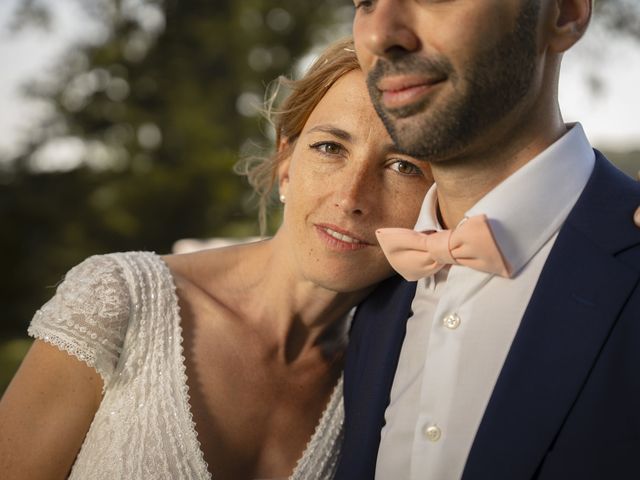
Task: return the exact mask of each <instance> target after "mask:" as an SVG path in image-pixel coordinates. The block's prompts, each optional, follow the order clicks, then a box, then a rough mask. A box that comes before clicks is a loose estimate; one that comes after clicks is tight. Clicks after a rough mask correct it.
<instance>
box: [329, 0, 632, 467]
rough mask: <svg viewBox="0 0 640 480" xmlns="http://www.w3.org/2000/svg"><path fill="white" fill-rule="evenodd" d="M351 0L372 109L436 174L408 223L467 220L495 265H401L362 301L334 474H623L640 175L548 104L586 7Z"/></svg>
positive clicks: (628, 463)
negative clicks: (494, 255) (476, 223)
mask: <svg viewBox="0 0 640 480" xmlns="http://www.w3.org/2000/svg"><path fill="white" fill-rule="evenodd" d="M354 3H355V6H356V14H355V19H354V38H355V43H356V50H357V54H358V58H359V60H360V62H361V65H362V68H363V70H364V71H365V72H366V73H367V74H368V84H369V89H370V93H371V97H372V100H373V102H374V105H375V106H376V109H377V111H378V113H379V114H380V116H381V117H382V119H383V121H384V123H385V125H386V127H387V129H388V130H389V132H390V133H391V135H392V137H393V138H394V140H395V141H396V142H397V144H398V146H399V147H400V148H401V149H403V150H404V151H406V152H407V153H409V154H411V155H414V156H417V157H421V158H424V159H425V160H429V161H430V163H431V166H432V170H433V176H434V178H435V180H436V185H437V187H436V186H434V187H433V188H432V189H431V190H430V191H429V193H428V194H427V196H426V198H425V200H424V204H423V208H422V211H421V214H420V217H419V219H418V223H417V225H416V230H417V231H421V232H431V231H436V232H437V231H441V230H445V229H451V228H455V227H456V226H457V225H459V224H460V222H461V221H462V220H463V219H465V218H468V217H474V216H482V215H485V216H486V218H487V219H488V226H489V228H490V231H491V235H490V236H489V237H490V238H491V237H493V239H494V240H495V248H497V251H498V252H499V256H498V257H499V259H500V260H501V261H502V262H503V266H504V268H503V271H502V272H501V275H496V274H491V273H486V272H485V271H481V270H474V269H472V268H469V267H468V266H464V265H465V262H464V260H465V259H459V260H458V259H453V260H452V261H451V262H450V263H452V265H448V266H446V267H444V268H440V269H439V270H438V268H439V267H438V268H435V269H433V268H432V269H431V271H428V270H427V269H425V270H424V273H422V274H420V273H418V274H417V275H416V271H419V270H420V268H421V267H420V268H419V266H418V265H417V264H411V265H410V267H411V268H413V271H411V272H404V271H402V269H400V270H401V273H403V274H404V275H405V276H407V278H414V279H415V278H417V277H419V276H422V278H420V279H419V280H418V281H417V282H415V283H414V282H405V281H403V280H401V279H399V277H394V278H392V279H390V280H388V281H387V282H385V283H384V284H383V285H381V287H380V288H379V289H378V290H377V291H376V293H375V294H374V295H372V296H371V297H370V299H369V300H367V301H366V302H365V303H364V304H363V305H362V306H361V307H360V309H359V311H358V314H357V316H356V320H355V322H354V326H353V329H352V335H351V343H350V345H349V351H348V354H347V363H346V367H345V415H346V420H345V440H344V447H343V451H342V456H341V461H340V465H339V467H338V474H337V478H338V479H340V480H360V479H362V480H365V479H374V478H375V479H379V480H386V479H393V480H406V479H421V480H422V479H426V480H447V479H458V478H463V479H481V480H485V479H488V480H502V479H503V480H519V479H581V480H585V479H605V478H607V479H608V478H611V479H626V478H640V454H639V452H640V230H638V229H637V228H635V227H634V225H633V223H632V222H631V220H630V218H631V217H632V215H633V212H634V209H635V207H636V206H637V205H638V204H639V203H640V185H638V184H636V183H635V182H634V181H632V180H631V179H629V178H628V177H626V176H625V175H623V174H621V173H620V172H619V171H618V170H616V169H615V168H614V167H612V166H611V164H610V163H609V162H608V161H607V160H606V159H605V158H604V157H603V156H602V154H600V153H599V152H597V151H594V150H593V149H592V148H591V146H590V145H589V142H588V140H587V138H586V136H585V134H584V132H583V129H582V127H581V126H580V124H565V123H564V121H563V119H562V116H561V113H560V110H559V107H558V101H557V96H558V95H557V91H558V76H559V70H560V64H561V58H562V54H563V53H564V52H565V51H567V50H568V49H569V48H571V47H572V46H573V45H574V44H575V43H576V42H577V41H578V40H579V39H580V38H581V37H582V35H583V33H584V32H585V30H586V28H587V25H588V23H589V20H590V17H591V8H592V2H591V1H590V0H438V1H433V0H373V1H360V0H355V2H354ZM480 218H481V217H480ZM460 230H462V229H460ZM460 230H459V231H460ZM380 238H382V237H380ZM421 238H422V237H421ZM451 238H452V239H453V236H452V237H451ZM470 241H471V240H470ZM381 243H382V242H381ZM449 248H450V249H451V248H452V247H451V244H450V245H449ZM445 250H446V249H445ZM393 253H394V252H390V253H389V256H390V260H391V261H392V264H393V263H394V261H393V258H392V257H393ZM396 253H397V252H396ZM405 253H406V252H405ZM454 254H455V252H453V253H452V255H454ZM423 255H426V253H424V254H423ZM454 256H455V255H454ZM400 264H401V262H400V263H398V264H397V265H400ZM440 266H441V265H440ZM414 267H415V268H414ZM434 271H435V273H434Z"/></svg>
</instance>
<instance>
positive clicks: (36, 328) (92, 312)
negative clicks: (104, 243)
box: [28, 256, 131, 387]
mask: <svg viewBox="0 0 640 480" xmlns="http://www.w3.org/2000/svg"><path fill="white" fill-rule="evenodd" d="M129 298H130V295H129V289H128V286H127V282H126V280H125V278H124V275H123V273H122V269H121V267H120V266H119V265H118V263H117V262H116V261H115V260H114V259H112V258H110V257H109V256H94V257H90V258H88V259H87V260H85V261H84V262H82V263H80V264H79V265H77V266H75V267H74V268H72V269H71V270H69V272H68V273H67V275H66V276H65V279H64V281H63V282H62V283H61V284H60V285H59V286H58V289H57V290H56V294H55V295H54V296H53V297H52V298H51V300H49V301H48V302H47V303H45V304H44V306H43V307H42V308H41V309H40V310H38V311H37V312H36V314H35V315H34V317H33V319H32V320H31V325H30V326H29V329H28V333H29V335H31V336H32V337H34V338H38V339H40V340H43V341H45V342H48V343H50V344H52V345H55V346H56V347H58V348H59V349H61V350H63V351H66V352H68V353H69V354H71V355H73V356H75V357H77V358H78V359H79V360H81V361H83V362H85V363H87V365H89V366H91V367H93V368H95V369H96V370H97V372H98V373H99V374H100V376H101V377H102V380H103V381H104V386H105V387H106V385H107V384H108V383H109V381H110V380H111V377H112V375H113V372H114V370H115V367H116V364H117V363H118V358H119V356H120V352H121V351H122V344H123V342H124V336H125V333H126V331H127V325H128V321H129V312H130V309H131V308H130V300H129Z"/></svg>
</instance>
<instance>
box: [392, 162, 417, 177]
mask: <svg viewBox="0 0 640 480" xmlns="http://www.w3.org/2000/svg"><path fill="white" fill-rule="evenodd" d="M391 170H394V171H396V172H398V173H401V174H403V175H422V170H420V168H418V167H417V166H416V165H414V164H413V163H411V162H408V161H406V160H397V161H395V162H393V163H392V164H391Z"/></svg>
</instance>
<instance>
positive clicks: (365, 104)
mask: <svg viewBox="0 0 640 480" xmlns="http://www.w3.org/2000/svg"><path fill="white" fill-rule="evenodd" d="M279 174H280V193H281V194H284V195H285V197H286V203H285V208H284V221H283V224H282V226H281V228H280V231H279V232H278V234H279V236H286V237H287V238H288V242H287V244H288V245H289V246H290V248H291V257H290V258H291V261H292V265H293V268H294V269H296V270H297V271H298V273H299V274H301V275H302V276H303V277H304V278H306V279H308V280H311V281H313V282H314V283H317V284H319V285H322V286H324V287H326V288H329V289H331V290H336V291H355V290H359V289H362V288H365V287H368V286H370V285H373V284H374V283H377V282H379V281H380V280H382V279H384V278H385V277H387V276H389V275H390V274H391V273H392V271H391V268H390V267H389V264H388V263H387V261H386V259H385V257H384V255H383V254H382V251H381V249H380V247H379V245H378V243H377V241H376V236H375V230H376V229H377V228H379V227H392V226H394V227H407V228H412V227H413V225H414V224H415V222H416V219H417V216H418V212H419V210H420V206H421V204H422V200H423V197H424V195H425V193H426V191H427V189H428V188H429V186H430V185H431V183H432V179H431V175H430V172H429V168H428V165H427V164H426V163H424V162H420V161H418V160H416V159H414V158H412V157H409V156H407V155H403V154H400V153H399V152H398V151H397V149H396V148H395V146H394V145H393V142H392V141H391V138H390V137H389V134H388V133H387V131H386V130H385V128H384V126H383V125H382V122H381V121H380V119H379V118H378V116H377V114H376V112H375V110H374V109H373V106H372V105H371V101H370V100H369V95H368V93H367V89H366V85H365V80H364V76H363V74H362V72H360V71H352V72H350V73H348V74H346V75H344V76H343V77H341V78H340V79H339V80H338V81H337V82H336V83H335V84H334V85H333V86H332V87H331V88H330V89H329V91H328V92H327V94H326V95H325V96H324V97H323V98H322V100H321V101H320V102H319V103H318V105H317V106H316V108H315V109H314V110H313V112H312V113H311V115H310V117H309V119H308V120H307V122H306V124H305V126H304V128H303V130H302V132H301V134H300V136H299V137H298V139H297V140H296V143H295V146H294V148H293V151H292V153H291V156H290V157H289V158H288V159H287V160H285V161H284V162H282V164H281V166H280V170H279Z"/></svg>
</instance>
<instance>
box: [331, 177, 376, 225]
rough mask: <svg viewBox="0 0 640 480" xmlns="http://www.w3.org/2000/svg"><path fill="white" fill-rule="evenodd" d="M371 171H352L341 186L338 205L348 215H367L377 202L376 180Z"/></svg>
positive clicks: (337, 198)
mask: <svg viewBox="0 0 640 480" xmlns="http://www.w3.org/2000/svg"><path fill="white" fill-rule="evenodd" d="M372 177H373V176H372V174H371V172H368V171H366V170H364V169H362V170H357V171H351V172H349V173H348V174H346V175H345V179H344V181H343V182H342V184H341V185H340V186H339V188H338V191H337V195H336V206H337V207H338V208H340V209H341V210H342V212H343V213H344V214H346V215H357V216H360V215H366V214H368V213H369V212H370V211H371V209H372V208H373V202H375V196H376V195H375V192H376V182H375V179H374V178H372Z"/></svg>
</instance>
